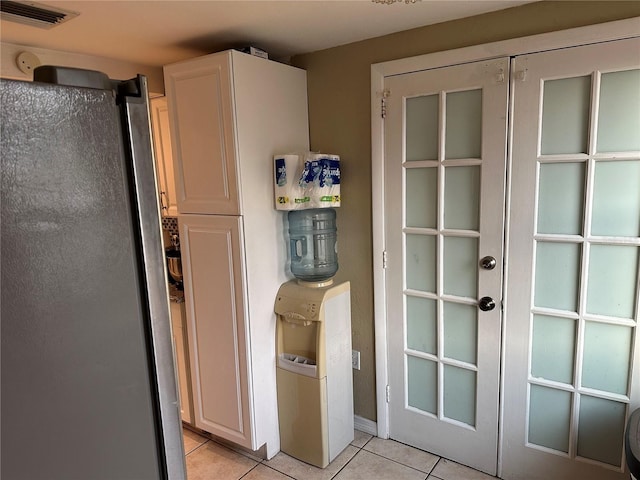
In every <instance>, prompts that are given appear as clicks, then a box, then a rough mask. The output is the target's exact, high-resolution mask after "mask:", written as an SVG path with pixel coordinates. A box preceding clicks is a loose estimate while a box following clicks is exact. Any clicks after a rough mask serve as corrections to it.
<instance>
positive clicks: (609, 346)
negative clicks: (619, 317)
mask: <svg viewBox="0 0 640 480" xmlns="http://www.w3.org/2000/svg"><path fill="white" fill-rule="evenodd" d="M631 333H632V332H631V328H629V327H624V326H621V325H609V324H606V323H598V322H586V323H585V330H584V360H583V364H582V386H583V387H588V388H595V389H598V390H604V391H607V392H612V393H620V394H622V395H626V393H627V382H628V380H629V363H630V360H631Z"/></svg>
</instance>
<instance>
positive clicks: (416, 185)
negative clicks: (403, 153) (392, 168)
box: [405, 168, 438, 228]
mask: <svg viewBox="0 0 640 480" xmlns="http://www.w3.org/2000/svg"><path fill="white" fill-rule="evenodd" d="M405 171H406V175H407V187H406V188H407V192H406V202H407V204H406V208H407V227H421V228H436V227H437V225H438V169H437V168H407V169H406V170H405Z"/></svg>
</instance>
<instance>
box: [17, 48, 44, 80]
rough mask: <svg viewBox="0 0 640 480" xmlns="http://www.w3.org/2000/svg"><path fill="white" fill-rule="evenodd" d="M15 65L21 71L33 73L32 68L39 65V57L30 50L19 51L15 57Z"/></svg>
mask: <svg viewBox="0 0 640 480" xmlns="http://www.w3.org/2000/svg"><path fill="white" fill-rule="evenodd" d="M16 65H17V66H18V68H19V69H20V71H21V72H22V73H26V74H27V75H31V74H33V70H34V69H35V68H36V67H39V66H40V59H39V58H38V57H36V56H35V54H33V53H31V52H20V53H19V54H18V56H17V57H16Z"/></svg>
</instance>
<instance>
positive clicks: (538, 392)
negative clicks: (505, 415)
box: [529, 385, 571, 453]
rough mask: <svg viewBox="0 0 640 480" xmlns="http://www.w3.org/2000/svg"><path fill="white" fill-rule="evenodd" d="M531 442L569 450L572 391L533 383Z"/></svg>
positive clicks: (530, 419)
mask: <svg viewBox="0 0 640 480" xmlns="http://www.w3.org/2000/svg"><path fill="white" fill-rule="evenodd" d="M530 394H531V397H530V405H529V443H533V444H535V445H540V446H542V447H547V448H552V449H553V450H559V451H561V452H565V453H567V452H569V425H570V420H571V393H569V392H565V391H564V390H556V389H555V388H547V387H541V386H539V385H531V392H530Z"/></svg>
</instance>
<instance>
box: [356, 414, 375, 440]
mask: <svg viewBox="0 0 640 480" xmlns="http://www.w3.org/2000/svg"><path fill="white" fill-rule="evenodd" d="M353 428H355V429H356V430H359V431H361V432H364V433H368V434H369V435H373V436H376V435H377V432H378V426H377V425H376V422H374V421H373V420H369V419H368V418H364V417H361V416H360V415H354V416H353Z"/></svg>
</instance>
